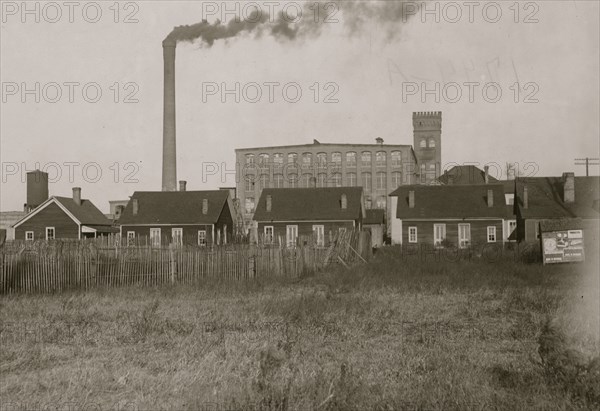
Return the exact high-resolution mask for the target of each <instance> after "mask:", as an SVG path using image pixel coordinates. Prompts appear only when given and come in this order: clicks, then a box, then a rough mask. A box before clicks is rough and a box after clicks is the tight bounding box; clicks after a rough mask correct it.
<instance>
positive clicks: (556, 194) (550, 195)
mask: <svg viewBox="0 0 600 411" xmlns="http://www.w3.org/2000/svg"><path fill="white" fill-rule="evenodd" d="M525 186H527V197H528V207H527V208H524V207H523V191H524V190H523V188H524V187H525ZM599 187H600V177H575V202H574V203H565V202H564V199H563V195H564V183H563V179H562V177H527V178H519V179H518V180H517V204H518V207H519V211H520V213H521V217H523V218H572V217H580V218H599V217H600V213H599V211H598V199H599V197H600V196H599Z"/></svg>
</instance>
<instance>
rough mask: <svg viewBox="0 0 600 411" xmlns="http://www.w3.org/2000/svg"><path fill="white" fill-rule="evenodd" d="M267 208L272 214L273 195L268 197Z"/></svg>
mask: <svg viewBox="0 0 600 411" xmlns="http://www.w3.org/2000/svg"><path fill="white" fill-rule="evenodd" d="M266 207H267V211H268V212H270V211H271V208H272V207H273V197H271V194H268V195H267V204H266Z"/></svg>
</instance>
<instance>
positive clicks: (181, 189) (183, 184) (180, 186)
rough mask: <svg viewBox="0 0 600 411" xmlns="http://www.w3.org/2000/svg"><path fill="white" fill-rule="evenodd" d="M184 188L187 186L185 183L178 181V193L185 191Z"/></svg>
mask: <svg viewBox="0 0 600 411" xmlns="http://www.w3.org/2000/svg"><path fill="white" fill-rule="evenodd" d="M186 186H187V181H185V180H179V191H185V188H186Z"/></svg>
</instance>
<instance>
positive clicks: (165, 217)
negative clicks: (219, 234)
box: [118, 190, 232, 225]
mask: <svg viewBox="0 0 600 411" xmlns="http://www.w3.org/2000/svg"><path fill="white" fill-rule="evenodd" d="M205 199H206V200H208V211H207V213H206V214H202V202H203V200H205ZM228 199H229V191H226V190H210V191H136V192H135V193H133V195H132V196H131V201H129V203H128V204H127V206H126V207H125V210H124V211H123V214H122V215H121V218H120V219H119V221H118V223H119V224H120V225H131V224H215V223H216V222H217V220H218V219H219V217H220V216H221V212H222V211H223V208H224V206H225V204H226V203H227V202H228ZM133 200H137V203H138V213H137V214H136V215H134V214H133V203H134V201H133ZM229 212H232V210H231V207H230V210H229Z"/></svg>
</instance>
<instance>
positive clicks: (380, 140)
mask: <svg viewBox="0 0 600 411" xmlns="http://www.w3.org/2000/svg"><path fill="white" fill-rule="evenodd" d="M375 141H376V142H377V144H379V145H382V144H383V139H382V138H381V137H377V138H376V139H375Z"/></svg>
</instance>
